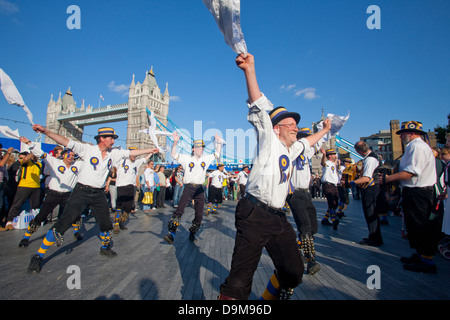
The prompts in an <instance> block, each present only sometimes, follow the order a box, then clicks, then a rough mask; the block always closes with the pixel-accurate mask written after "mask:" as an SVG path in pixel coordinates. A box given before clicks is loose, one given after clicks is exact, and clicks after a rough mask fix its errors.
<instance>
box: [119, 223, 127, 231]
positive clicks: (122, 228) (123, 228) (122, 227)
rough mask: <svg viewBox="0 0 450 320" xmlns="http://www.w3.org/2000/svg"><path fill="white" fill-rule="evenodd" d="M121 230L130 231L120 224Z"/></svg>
mask: <svg viewBox="0 0 450 320" xmlns="http://www.w3.org/2000/svg"><path fill="white" fill-rule="evenodd" d="M119 227H120V230H128V228H127V227H125V226H124V225H123V224H122V223H119Z"/></svg>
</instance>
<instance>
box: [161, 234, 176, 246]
mask: <svg viewBox="0 0 450 320" xmlns="http://www.w3.org/2000/svg"><path fill="white" fill-rule="evenodd" d="M163 239H164V240H166V241H167V242H168V243H170V244H172V243H173V242H174V241H175V238H174V237H173V235H171V234H170V233H169V234H168V235H165V236H164V237H163Z"/></svg>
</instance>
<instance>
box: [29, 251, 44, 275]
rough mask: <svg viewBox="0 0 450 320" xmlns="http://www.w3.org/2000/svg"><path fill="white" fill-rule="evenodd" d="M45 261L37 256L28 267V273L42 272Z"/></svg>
mask: <svg viewBox="0 0 450 320" xmlns="http://www.w3.org/2000/svg"><path fill="white" fill-rule="evenodd" d="M42 260H44V258H42V257H41V256H40V255H38V254H35V255H34V256H32V257H31V261H30V265H29V266H28V273H39V272H41V262H42Z"/></svg>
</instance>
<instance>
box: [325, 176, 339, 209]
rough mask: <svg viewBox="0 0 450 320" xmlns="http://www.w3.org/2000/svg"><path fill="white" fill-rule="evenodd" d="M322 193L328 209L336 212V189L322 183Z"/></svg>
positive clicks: (337, 202) (337, 193) (329, 184)
mask: <svg viewBox="0 0 450 320" xmlns="http://www.w3.org/2000/svg"><path fill="white" fill-rule="evenodd" d="M322 193H323V195H325V198H327V203H328V208H329V209H334V210H336V209H337V207H338V204H339V192H338V187H337V186H335V185H334V184H331V183H324V184H323V185H322Z"/></svg>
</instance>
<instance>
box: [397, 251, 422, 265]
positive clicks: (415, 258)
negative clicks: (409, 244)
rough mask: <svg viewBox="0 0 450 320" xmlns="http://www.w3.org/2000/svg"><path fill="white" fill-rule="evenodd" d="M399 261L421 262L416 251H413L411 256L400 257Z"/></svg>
mask: <svg viewBox="0 0 450 320" xmlns="http://www.w3.org/2000/svg"><path fill="white" fill-rule="evenodd" d="M400 261H401V262H403V263H408V264H411V263H418V262H421V259H420V256H419V255H418V254H417V253H413V254H412V256H411V257H401V258H400Z"/></svg>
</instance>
